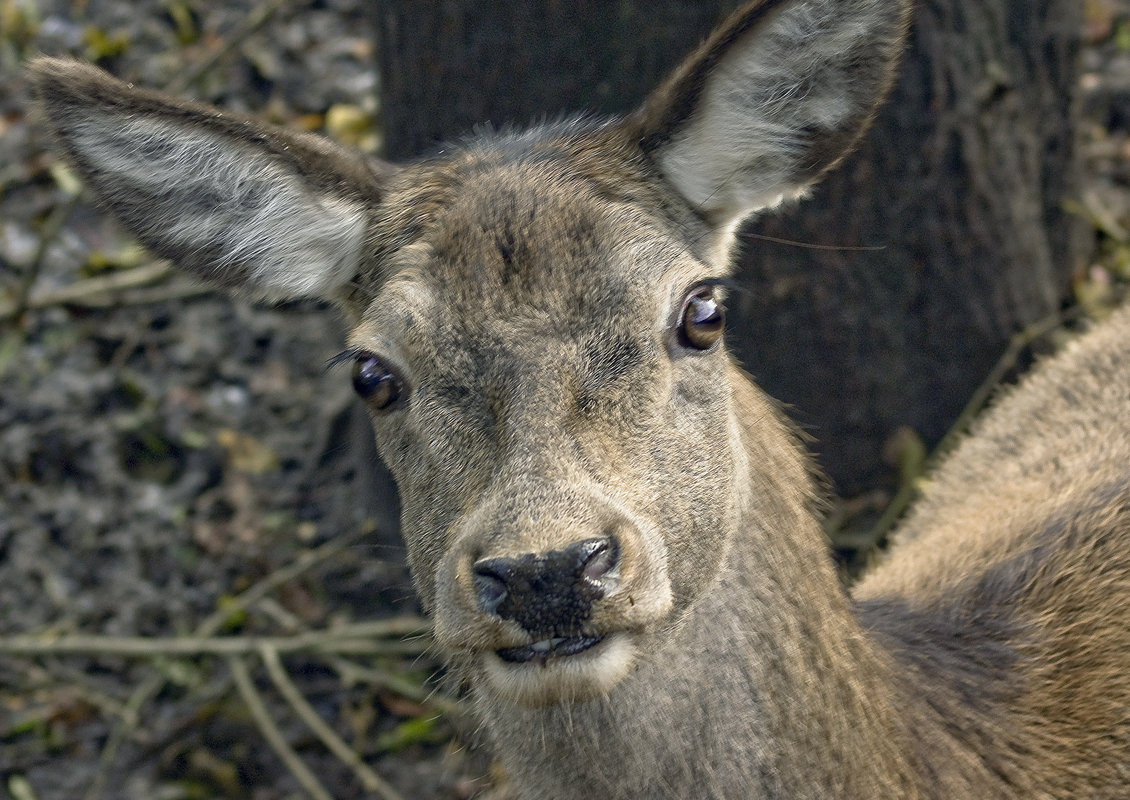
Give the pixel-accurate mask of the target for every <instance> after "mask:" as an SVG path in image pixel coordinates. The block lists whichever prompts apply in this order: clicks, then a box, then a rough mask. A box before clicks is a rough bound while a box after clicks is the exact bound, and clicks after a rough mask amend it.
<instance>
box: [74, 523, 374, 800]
mask: <svg viewBox="0 0 1130 800" xmlns="http://www.w3.org/2000/svg"><path fill="white" fill-rule="evenodd" d="M356 536H357V533H356V532H354V533H353V535H347V536H341V537H339V538H336V539H331V540H330V541H328V542H326V543H325V544H323V545H321V546H320V547H317V548H315V549H313V550H308V551H306V552H305V553H303V554H302V555H301V556H299V557H298V558H296V559H295V560H294V561H293V562H292V563H290V564H287V565H286V566H284V567H282V568H280V569H277V570H275V571H274V572H272V573H271V574H270V575H267V576H266V577H264V578H263V579H262V580H260V581H259V582H258V583H256V584H254V585H252V586H251V587H249V588H248V589H246V590H245V591H243V592H242V593H240V594H238V595H236V596H235V597H234V598H232V599H231V600H229V601H228V602H226V603H225V604H224V607H223V608H220V609H217V610H216V611H213V612H212V613H211V614H209V615H208V617H206V618H205V619H204V620H203V621H202V622H201V623H200V624H199V625H197V626H196V631H195V633H196V635H197V636H211V635H212V634H214V633H215V632H216V631H218V630H220V629H221V628H222V627H223V626H224V624H225V623H226V622H227V621H228V620H229V619H230V618H231V615H232V614H233V613H235V612H236V611H240V610H243V609H246V608H248V607H250V606H252V605H254V604H255V603H256V602H258V601H259V600H260V599H262V598H264V597H266V596H267V595H269V594H270V593H271V592H273V591H274V590H275V589H277V588H278V587H280V586H282V585H283V584H285V583H288V582H289V581H292V580H294V579H295V578H298V577H299V576H300V575H302V574H303V573H305V572H307V571H309V570H310V569H312V568H314V567H315V566H317V565H318V564H320V563H321V562H323V561H325V560H327V559H329V558H331V557H333V556H335V555H337V554H338V553H340V552H342V551H344V550H345V549H346V548H347V547H349V546H350V545H351V544H352V543H353V541H354V539H355V538H356ZM165 682H166V679H165V676H164V675H161V674H159V673H156V672H155V673H153V674H151V675H149V676H147V677H146V678H145V679H144V680H143V681H142V682H141V684H140V685H139V686H138V687H137V688H136V689H134V691H133V693H132V694H130V696H129V699H128V700H127V701H126V711H127V713H126V714H124V715H123V716H122V717H120V718H119V719H118V722H117V724H115V725H114V726H113V728H112V729H111V730H110V735H109V736H108V737H107V739H106V744H105V745H103V747H102V752H101V754H100V755H99V757H98V770H97V772H96V773H95V775H94V777H93V779H92V780H91V782H90V787H89V788H88V789H87V791H86V793H85V794H84V795H83V800H98V798H100V797H101V796H102V790H103V788H104V787H105V785H106V779H107V776H108V775H109V771H110V766H111V765H112V764H113V763H114V760H115V759H116V758H117V754H118V750H119V749H120V748H121V744H122V742H124V741H125V737H126V735H127V734H128V733H129V732H130V731H131V730H133V729H135V728H136V727H137V724H138V718H139V716H140V713H141V709H142V708H144V707H145V705H146V704H147V703H148V702H149V701H150V700H151V699H153V698H154V697H156V696H157V694H158V693H159V692H160V691H161V689H163V688H164V686H165Z"/></svg>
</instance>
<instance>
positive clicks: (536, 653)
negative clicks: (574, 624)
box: [495, 636, 604, 664]
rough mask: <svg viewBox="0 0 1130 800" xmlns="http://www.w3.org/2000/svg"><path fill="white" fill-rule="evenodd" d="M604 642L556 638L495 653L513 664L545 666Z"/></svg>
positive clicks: (584, 637)
mask: <svg viewBox="0 0 1130 800" xmlns="http://www.w3.org/2000/svg"><path fill="white" fill-rule="evenodd" d="M603 641H604V637H603V636H554V637H553V638H551V639H542V640H540V641H537V642H534V643H533V644H527V645H523V646H521V647H504V648H503V649H501V650H496V651H495V653H496V654H497V655H498V657H499V658H501V659H502V660H503V661H506V662H508V663H511V664H525V663H528V662H530V661H533V662H536V663H542V664H544V663H545V662H547V661H548V660H549V659H551V658H561V657H567V656H573V655H576V654H577V653H583V652H584V651H585V650H588V649H589V648H590V647H594V646H596V645H598V644H600V643H601V642H603Z"/></svg>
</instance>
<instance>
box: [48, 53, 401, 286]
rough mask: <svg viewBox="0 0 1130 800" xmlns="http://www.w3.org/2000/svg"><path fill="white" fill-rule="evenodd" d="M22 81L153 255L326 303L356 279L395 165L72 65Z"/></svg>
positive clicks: (81, 167)
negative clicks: (31, 83)
mask: <svg viewBox="0 0 1130 800" xmlns="http://www.w3.org/2000/svg"><path fill="white" fill-rule="evenodd" d="M31 74H32V76H33V78H34V80H35V83H36V85H37V87H38V90H39V94H40V98H41V100H42V104H43V107H44V109H45V111H46V114H47V118H48V120H49V123H50V125H51V127H52V128H53V129H54V132H55V135H56V137H57V138H58V141H59V143H60V144H61V146H62V148H63V150H64V152H65V153H66V154H67V156H68V157H69V159H70V161H71V162H72V163H73V164H74V166H75V168H76V169H77V170H78V172H79V174H80V175H81V176H82V178H83V180H84V181H85V182H86V184H87V186H88V187H89V188H90V189H91V190H92V191H93V192H94V194H95V195H96V196H97V197H98V199H99V200H100V201H101V202H102V203H103V204H104V205H105V206H107V207H108V208H109V209H110V211H111V212H112V213H113V214H114V215H115V216H117V218H118V219H119V220H120V221H121V222H122V223H123V224H124V225H125V226H126V228H128V229H129V230H130V231H131V232H132V233H133V234H134V235H136V236H137V237H138V238H139V239H140V240H141V241H142V242H143V243H144V244H145V245H146V246H147V247H149V248H150V249H151V250H152V251H153V252H154V253H156V254H158V255H160V256H164V257H166V258H169V259H171V260H173V261H174V262H176V263H177V264H178V265H179V266H181V267H182V268H184V269H187V270H190V271H192V272H195V273H197V274H198V275H200V276H202V277H204V278H206V279H208V280H211V281H213V282H216V283H220V284H223V285H226V286H235V287H241V288H244V289H247V290H249V291H251V292H254V293H257V294H261V295H267V296H273V297H297V296H331V295H333V294H334V293H335V290H337V289H339V288H341V287H343V286H345V285H346V284H347V283H348V282H349V281H350V279H351V278H352V277H353V276H354V275H355V274H356V272H357V269H358V266H359V263H360V258H361V253H362V246H363V244H364V241H365V234H366V230H367V228H368V222H369V215H370V209H371V208H372V207H373V206H374V205H375V204H376V202H377V201H378V200H379V197H380V193H381V185H382V183H383V181H384V179H385V178H387V173H389V172H390V171H391V169H392V168H391V167H386V166H384V165H382V164H380V163H379V162H376V161H372V160H368V159H366V158H365V157H364V156H362V155H360V154H359V153H354V152H352V151H350V150H347V149H345V148H342V147H339V146H337V145H335V144H333V143H331V142H329V141H328V140H325V139H322V138H320V137H317V136H313V135H309V134H297V133H292V132H289V131H286V130H284V129H281V128H275V127H272V126H268V125H264V124H262V123H258V122H254V121H252V120H247V119H242V118H238V117H234V116H228V115H225V114H223V113H221V112H220V111H217V110H216V109H213V108H209V107H207V106H202V105H197V104H193V103H186V102H182V101H179V100H174V99H172V98H168V97H165V96H163V95H160V94H157V93H155V92H148V91H144V90H140V89H135V88H133V87H132V86H130V85H127V84H125V83H122V82H120V81H118V80H115V79H113V78H111V77H110V76H108V75H106V74H105V73H104V72H102V71H100V70H98V69H95V68H94V67H90V66H87V65H84V64H80V63H77V62H73V61H66V60H60V59H47V58H42V59H38V60H36V61H34V62H33V63H32V64H31Z"/></svg>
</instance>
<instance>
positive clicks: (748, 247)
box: [375, 0, 1086, 493]
mask: <svg viewBox="0 0 1130 800" xmlns="http://www.w3.org/2000/svg"><path fill="white" fill-rule="evenodd" d="M735 5H736V3H735V2H733V1H732V0H730V1H727V0H716V2H704V3H688V2H686V0H682V1H681V2H680V0H653V1H652V2H648V3H642V2H637V3H629V2H616V3H611V2H598V1H597V0H573V1H572V2H569V3H565V2H561V1H560V0H543V1H542V2H529V1H528V0H501V1H500V2H493V3H481V2H475V1H474V0H444V2H441V3H417V2H411V0H379V2H377V4H376V6H375V8H376V13H377V26H376V27H377V30H378V47H379V51H380V54H379V58H380V66H381V71H382V81H383V88H382V93H383V98H382V108H383V124H384V133H385V147H386V155H387V156H388V157H389V158H394V159H395V158H403V157H407V156H412V155H417V154H419V153H421V152H423V151H426V150H429V149H434V147H436V146H437V145H438V144H439V143H441V142H442V141H444V140H445V139H450V138H451V137H454V136H458V135H460V134H462V133H465V132H467V131H469V130H471V129H472V128H473V127H474V126H475V125H478V124H482V123H491V124H495V125H499V124H504V123H511V122H516V123H524V122H529V121H531V120H538V119H542V118H545V117H549V118H552V117H555V116H558V115H560V114H562V113H574V112H582V111H591V112H596V113H602V114H603V113H617V112H624V111H627V110H629V109H631V108H632V107H634V106H635V105H636V104H637V103H638V102H639V101H640V100H641V99H642V98H643V97H644V95H645V94H646V93H647V91H648V90H649V89H650V88H651V87H652V86H654V85H655V84H656V83H657V82H658V81H659V80H660V78H661V77H662V76H663V75H664V74H666V72H667V71H668V70H669V69H671V68H672V67H673V66H674V65H675V64H676V63H677V62H678V61H679V59H681V58H682V56H683V55H684V54H685V53H686V52H688V51H689V50H690V49H691V47H693V45H694V44H695V43H697V42H698V41H699V40H700V39H701V37H702V36H704V35H705V34H706V33H707V32H708V31H709V30H710V28H711V27H712V26H713V24H714V23H715V22H717V21H718V20H719V19H720V18H721V16H722V15H723V14H724V13H725V11H727V10H729V9H730V8H732V7H733V6H735ZM1081 26H1082V4H1081V3H1079V0H923V1H922V2H920V3H919V4H918V9H917V14H916V17H915V22H914V28H913V33H912V38H911V43H910V46H909V49H908V52H907V57H906V63H905V65H904V68H903V72H902V76H901V80H900V82H899V84H898V86H897V87H896V88H895V90H894V92H893V95H892V98H891V101H890V102H889V103H888V104H887V105H886V106H885V107H884V110H883V112H882V113H881V116H880V118H879V120H878V121H877V123H876V127H875V130H874V131H873V132H872V133H871V135H869V136H868V137H867V138H866V140H865V142H864V144H863V146H862V147H861V150H860V152H858V153H857V154H856V155H855V156H853V157H852V158H851V159H850V160H849V161H848V162H847V163H846V164H845V165H843V166H842V167H841V168H840V169H839V170H838V171H837V172H836V173H835V174H833V175H832V176H830V177H829V178H828V180H827V181H825V182H824V183H823V184H822V185H821V186H820V187H819V188H818V189H817V190H816V191H815V193H814V196H813V198H812V199H811V200H809V201H807V202H806V203H805V204H804V205H802V206H801V207H799V208H797V209H796V210H794V211H788V212H787V213H774V214H772V215H767V216H766V217H765V218H764V219H761V220H758V221H756V222H755V223H753V224H751V225H750V226H748V227H747V231H746V233H745V234H744V236H743V247H742V252H741V256H740V265H741V266H740V281H739V282H740V283H741V285H742V286H743V287H744V291H742V292H741V293H739V294H738V296H737V297H735V298H734V299H733V300H732V301H731V303H730V305H731V311H732V313H731V318H732V320H733V322H732V334H731V337H730V342H731V346H732V348H733V349H734V350H735V351H736V352H737V354H738V356H739V357H740V358H741V359H742V361H743V363H744V364H745V365H746V367H747V368H748V369H749V370H750V372H751V373H753V375H754V377H755V378H756V379H757V381H758V382H759V384H760V385H761V386H762V387H763V388H765V389H766V391H768V392H769V393H770V394H772V395H774V396H776V397H778V398H780V399H781V400H783V401H785V402H786V403H788V404H790V405H791V406H792V407H793V415H794V417H796V418H798V419H799V420H800V422H801V423H802V424H803V425H804V426H805V427H806V429H807V430H808V431H809V432H810V433H812V435H813V436H814V437H815V440H816V442H815V448H816V450H817V452H818V453H819V455H820V461H821V464H822V465H823V466H824V468H825V469H826V470H827V471H828V473H829V475H830V476H831V477H832V479H833V481H834V483H835V484H836V486H837V488H838V489H839V491H841V492H842V493H854V492H857V491H859V490H861V489H862V488H864V487H867V486H872V485H875V483H876V481H878V480H880V477H881V475H882V474H883V471H884V467H883V462H882V459H881V451H882V446H883V443H884V442H885V441H886V440H888V439H889V437H890V436H891V435H892V434H893V433H894V432H895V431H896V430H897V429H898V428H899V427H900V426H909V427H911V428H913V429H914V430H915V431H917V432H918V433H919V434H921V435H922V436H923V437H924V438H925V439H926V440H927V441H928V442H934V441H937V440H938V439H939V438H940V437H941V435H942V434H943V433H944V432H945V431H946V430H947V429H948V427H949V426H950V425H951V424H952V422H953V421H954V419H955V418H956V416H957V414H958V412H959V411H960V409H961V408H962V406H963V404H964V402H965V400H966V398H967V397H968V396H969V395H970V393H971V392H972V391H973V389H974V388H975V387H976V386H977V384H978V383H979V382H980V380H981V378H982V377H983V376H984V375H985V373H986V372H987V371H988V370H989V368H990V367H991V365H992V364H993V362H994V361H995V360H996V358H997V357H998V355H999V354H1000V353H1001V351H1002V350H1003V349H1004V347H1005V344H1006V342H1007V340H1008V337H1009V336H1010V335H1011V334H1012V333H1013V332H1015V331H1016V330H1017V329H1018V328H1020V327H1021V326H1023V325H1025V324H1027V323H1031V322H1033V321H1035V320H1038V319H1040V318H1043V317H1045V316H1046V315H1048V314H1049V313H1051V312H1053V311H1054V310H1056V309H1057V308H1058V307H1059V306H1060V304H1061V303H1062V302H1063V300H1064V299H1065V298H1066V297H1067V295H1068V292H1069V288H1070V276H1071V273H1072V270H1073V269H1074V268H1076V267H1077V266H1078V265H1079V263H1080V259H1081V253H1082V250H1083V248H1084V247H1085V246H1086V242H1085V241H1084V239H1083V235H1082V230H1083V225H1082V223H1079V222H1076V221H1075V220H1073V219H1072V218H1071V217H1069V216H1067V215H1065V214H1064V213H1063V211H1062V209H1061V204H1062V201H1063V200H1064V199H1065V198H1066V197H1069V196H1070V195H1071V194H1072V193H1073V192H1074V191H1075V187H1076V181H1077V178H1078V159H1077V147H1076V143H1075V139H1074V133H1075V130H1076V128H1075V125H1074V122H1075V119H1076V116H1077V107H1078V103H1077V102H1076V84H1077V80H1076V79H1077V53H1078V45H1079V31H1080V30H1081ZM766 236H770V237H774V238H777V239H786V240H790V241H795V242H800V243H803V245H804V246H798V245H791V244H782V243H780V242H773V241H768V240H766V239H765V238H763V237H766ZM813 246H815V247H813ZM861 246H866V247H877V248H880V249H862V250H861V249H859V248H860V247H861Z"/></svg>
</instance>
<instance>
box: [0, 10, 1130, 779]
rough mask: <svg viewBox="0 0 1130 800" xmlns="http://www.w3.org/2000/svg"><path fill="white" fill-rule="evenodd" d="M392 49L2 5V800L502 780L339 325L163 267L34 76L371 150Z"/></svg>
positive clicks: (1089, 98) (1111, 179)
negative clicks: (74, 164) (414, 558)
mask: <svg viewBox="0 0 1130 800" xmlns="http://www.w3.org/2000/svg"><path fill="white" fill-rule="evenodd" d="M1086 7H1087V26H1086V30H1085V31H1083V32H1081V35H1082V36H1083V37H1084V39H1085V41H1086V52H1085V68H1084V71H1083V76H1082V80H1083V89H1084V99H1085V111H1086V114H1085V125H1086V126H1087V129H1086V131H1085V132H1084V136H1085V140H1086V146H1085V148H1086V169H1087V182H1086V185H1085V187H1084V190H1083V191H1082V192H1081V194H1080V197H1078V198H1074V199H1073V201H1072V202H1073V204H1074V207H1075V209H1076V210H1077V211H1078V213H1080V214H1082V215H1083V216H1084V217H1085V218H1086V219H1087V220H1088V221H1089V222H1090V223H1091V224H1092V225H1093V227H1094V228H1095V231H1096V237H1095V238H1096V243H1097V244H1096V249H1095V253H1094V257H1093V260H1092V263H1091V265H1090V266H1089V268H1088V269H1087V270H1086V271H1085V272H1084V273H1082V274H1080V275H1079V276H1078V281H1077V284H1076V295H1077V299H1078V300H1079V301H1080V304H1081V305H1083V306H1084V307H1085V308H1086V309H1088V310H1090V311H1096V310H1099V311H1101V309H1102V308H1104V307H1106V306H1108V305H1109V303H1110V302H1112V299H1113V298H1114V296H1115V295H1117V294H1118V293H1119V291H1120V289H1119V287H1120V285H1121V284H1122V283H1124V282H1125V281H1126V280H1127V279H1128V278H1130V0H1086ZM373 24H375V20H374V19H373V12H372V11H371V10H370V4H366V3H365V2H363V0H320V2H308V1H304V0H291V1H290V2H287V0H265V2H258V3H255V2H251V0H228V2H218V1H217V0H93V1H92V2H84V1H83V0H0V798H4V797H11V798H13V800H33V799H35V800H74V799H75V798H88V799H89V800H94V799H95V798H127V799H130V800H132V799H133V798H137V799H138V800H143V799H144V800H179V799H180V798H184V799H185V800H189V799H190V798H209V797H226V798H255V799H256V800H276V798H289V797H302V796H313V797H317V796H320V795H319V794H318V793H319V792H323V793H324V796H326V797H333V798H351V797H382V798H395V797H400V798H404V800H429V799H431V800H441V798H447V799H449V800H454V798H465V797H470V796H471V795H473V794H474V793H475V792H476V791H478V790H479V789H481V788H482V787H484V786H486V785H487V784H488V783H489V781H488V779H487V777H486V776H487V775H488V773H489V769H490V767H489V762H488V761H487V759H486V758H485V757H484V756H482V755H481V754H479V753H478V751H477V750H476V749H475V747H474V746H473V745H474V728H473V726H472V725H471V724H470V723H468V722H466V721H465V717H464V715H463V713H462V706H461V704H460V702H459V701H457V700H454V699H452V698H450V697H447V696H446V695H445V694H443V693H442V692H440V691H439V690H438V689H437V687H436V684H435V682H434V676H435V675H436V674H437V671H438V663H437V661H436V659H435V658H434V656H433V655H432V654H431V652H430V651H429V649H428V639H427V636H426V624H425V623H423V622H422V621H421V620H420V619H419V617H418V616H417V615H418V613H419V612H418V608H417V606H416V602H415V600H414V597H413V594H412V590H411V586H410V584H409V582H408V577H407V571H406V568H405V566H404V557H403V548H402V545H401V544H400V541H399V539H398V534H397V523H396V511H395V509H396V503H395V498H394V497H384V496H377V497H374V496H373V494H374V493H373V492H372V491H371V488H370V487H371V485H372V481H373V476H374V473H375V472H376V471H379V467H377V466H374V465H375V462H376V456H375V454H374V451H373V448H372V445H371V443H370V442H369V439H368V433H367V430H366V428H367V425H366V424H365V422H364V420H363V419H362V417H363V415H362V414H361V413H360V412H359V409H358V404H356V403H355V402H354V401H353V396H352V392H351V390H350V387H349V381H348V379H346V378H345V377H343V375H341V374H339V373H335V372H329V373H327V372H326V371H325V370H324V368H323V364H324V363H325V361H326V359H327V358H328V357H329V356H331V355H332V354H333V353H335V352H336V351H337V350H339V349H340V347H341V336H342V330H341V328H340V325H339V323H338V322H337V320H336V318H335V316H334V314H333V313H332V312H330V311H328V310H327V308H325V307H323V306H320V305H319V304H316V303H289V304H286V305H284V306H281V307H272V306H266V305H261V304H252V303H246V302H241V301H238V300H231V299H228V298H227V297H225V296H224V295H222V294H220V293H217V292H214V291H211V290H209V289H208V288H207V287H201V286H200V285H199V284H195V283H192V282H190V281H188V280H187V279H185V278H182V277H179V276H177V275H176V274H175V273H173V272H172V270H171V269H170V268H169V267H168V265H167V264H164V263H162V262H154V261H153V260H152V259H151V258H150V257H149V256H147V255H146V254H145V253H144V252H143V251H141V250H140V249H139V248H138V247H137V246H136V245H135V244H134V243H133V242H132V241H131V240H130V239H129V238H128V237H126V236H125V235H124V234H123V233H122V232H121V231H120V230H119V229H118V228H117V227H115V226H114V225H113V224H112V223H110V222H109V221H108V220H107V219H106V218H105V217H104V216H103V215H101V214H100V213H98V212H97V211H96V210H95V209H94V208H93V207H92V206H91V205H90V203H89V202H88V200H87V199H86V198H85V197H84V196H82V195H81V193H79V190H78V188H77V186H76V185H75V181H74V178H73V176H71V175H70V174H69V173H68V172H67V171H66V170H64V169H62V168H61V167H60V165H59V163H58V161H57V160H56V159H55V158H54V157H53V156H52V155H50V152H49V142H48V140H47V137H46V135H45V132H44V130H43V128H42V125H41V124H39V123H38V121H37V120H36V118H35V115H34V113H32V111H31V106H30V91H29V87H28V86H27V84H26V81H25V80H24V78H23V73H22V65H23V63H24V61H25V60H26V59H27V58H29V57H31V56H32V55H34V54H36V53H48V54H59V55H61V54H71V55H74V56H77V57H80V58H84V59H87V60H92V61H96V62H98V63H100V64H102V65H103V66H105V67H107V68H108V69H110V70H111V71H112V72H113V73H115V74H117V75H119V76H121V77H124V78H126V79H128V80H132V81H135V82H137V83H139V84H144V85H147V86H151V87H156V88H168V89H170V90H172V91H174V92H177V93H180V94H191V95H193V96H196V97H199V98H202V99H204V100H207V101H208V102H212V103H216V104H218V105H221V106H223V107H225V108H227V109H231V110H236V111H247V112H254V113H256V114H258V115H260V116H264V117H266V118H268V119H271V120H273V121H276V122H280V123H285V124H288V125H293V126H297V127H301V128H305V129H310V130H319V131H324V132H327V133H328V134H329V135H331V136H334V137H336V138H339V139H341V140H343V141H346V142H348V143H350V144H354V145H357V146H360V147H363V148H367V149H370V150H372V149H376V148H377V147H378V146H379V131H378V130H376V129H374V127H373V125H372V123H371V122H370V120H372V119H373V118H374V116H375V114H376V112H377V108H376V96H377V94H376V81H377V75H376V70H375V65H374V62H375V59H374V54H373V52H372V41H373V36H372V35H371V34H370V31H371V26H372V25H373ZM233 643H235V644H233ZM311 714H313V715H315V716H316V717H317V718H319V719H322V720H325V721H327V722H328V723H329V728H330V729H331V731H333V732H336V735H337V736H340V737H341V739H342V741H341V742H334V741H332V740H330V739H331V737H330V736H327V734H326V733H325V732H324V731H322V730H321V729H320V728H319V726H318V725H317V724H316V722H315V723H313V724H312V723H311V721H310V715H311ZM272 737H274V738H277V739H278V740H281V741H282V742H284V743H285V745H283V746H278V745H274V744H271V740H272ZM335 748H336V753H335ZM342 748H344V750H343V749H342ZM351 754H352V755H351ZM354 756H360V759H361V760H362V763H361V764H358V763H356V761H355V760H354ZM297 764H305V765H306V770H307V772H306V773H303V772H302V769H301V768H300V767H299V766H296V765H297ZM310 781H313V784H312V783H310ZM386 783H387V785H386Z"/></svg>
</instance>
